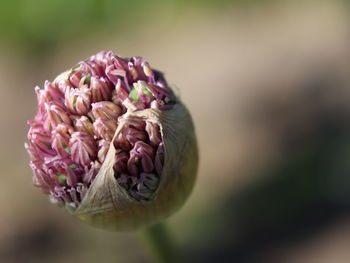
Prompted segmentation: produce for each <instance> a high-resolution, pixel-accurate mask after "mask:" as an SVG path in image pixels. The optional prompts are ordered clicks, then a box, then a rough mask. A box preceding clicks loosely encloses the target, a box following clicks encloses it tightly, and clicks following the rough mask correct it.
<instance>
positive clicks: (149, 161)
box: [128, 141, 154, 176]
mask: <svg viewBox="0 0 350 263" xmlns="http://www.w3.org/2000/svg"><path fill="white" fill-rule="evenodd" d="M153 155H154V150H153V148H152V147H151V146H150V145H148V144H146V143H144V142H142V141H138V142H137V143H136V144H135V146H134V148H133V149H132V150H131V151H130V159H129V160H128V170H129V172H130V174H131V175H132V176H137V175H138V174H139V173H140V172H146V173H149V172H152V171H153Z"/></svg>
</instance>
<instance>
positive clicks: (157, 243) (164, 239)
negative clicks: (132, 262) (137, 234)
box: [142, 223, 178, 263]
mask: <svg viewBox="0 0 350 263" xmlns="http://www.w3.org/2000/svg"><path fill="white" fill-rule="evenodd" d="M142 235H143V238H144V239H145V241H146V242H147V244H148V246H149V249H150V250H151V252H152V254H153V255H154V258H155V260H156V261H155V262H157V263H177V262H178V261H177V258H176V255H175V250H174V244H173V242H172V239H171V237H170V235H169V232H168V230H167V228H166V226H165V225H164V223H158V224H156V225H153V226H150V227H148V228H145V229H143V230H142Z"/></svg>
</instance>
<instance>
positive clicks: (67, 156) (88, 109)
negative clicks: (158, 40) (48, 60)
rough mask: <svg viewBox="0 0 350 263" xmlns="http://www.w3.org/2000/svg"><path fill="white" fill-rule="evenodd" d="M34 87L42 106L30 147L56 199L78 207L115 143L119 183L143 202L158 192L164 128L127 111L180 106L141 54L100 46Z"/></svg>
mask: <svg viewBox="0 0 350 263" xmlns="http://www.w3.org/2000/svg"><path fill="white" fill-rule="evenodd" d="M35 91H36V94H37V98H38V110H37V114H36V116H35V118H34V120H30V121H29V122H28V124H29V125H30V129H29V132H28V140H29V142H28V143H26V145H25V146H26V149H27V151H28V152H29V154H30V166H31V168H32V169H33V172H34V174H33V182H34V184H35V185H36V186H38V187H40V188H41V189H43V190H44V191H45V192H46V193H49V194H50V195H51V198H52V200H53V201H54V202H56V203H58V204H68V205H71V206H73V207H76V206H78V205H79V203H80V202H81V200H82V199H83V197H84V194H85V193H86V191H87V189H88V188H89V186H90V185H91V183H92V182H93V180H94V178H95V177H96V175H97V173H98V171H99V169H100V167H101V165H102V163H103V161H104V159H105V157H106V154H107V151H108V149H109V147H110V145H111V143H113V145H114V147H115V148H116V156H115V158H116V160H115V165H114V171H115V178H116V180H117V181H118V183H119V184H120V185H121V186H122V187H124V188H125V190H127V192H128V193H129V194H130V196H131V197H133V198H135V199H137V200H150V199H151V198H152V196H153V194H154V192H155V191H156V189H157V187H158V184H159V178H160V176H161V172H162V167H163V163H164V144H163V139H162V135H161V131H160V127H159V125H157V124H156V123H152V122H150V121H144V120H142V119H137V118H124V116H126V115H127V113H128V112H132V111H138V110H144V109H148V108H155V109H162V110H167V109H169V108H171V107H172V106H173V105H174V103H175V99H174V96H173V94H172V92H171V90H170V89H169V88H168V86H167V83H166V81H165V79H164V78H163V75H162V74H161V73H160V72H158V71H155V70H152V69H151V67H150V66H149V64H148V63H147V62H145V61H143V60H142V58H140V57H132V58H130V59H123V58H120V57H118V56H116V55H114V54H113V53H112V52H100V53H98V54H96V55H95V56H92V57H90V58H89V59H88V60H85V61H83V62H81V63H79V64H78V66H76V67H75V68H73V69H71V70H69V71H66V72H64V73H62V74H61V75H59V76H58V77H57V78H56V79H55V80H54V81H53V82H49V81H46V82H45V85H44V88H43V89H41V88H39V87H36V88H35ZM120 123H123V128H122V130H121V132H120V133H119V134H118V136H114V134H115V131H116V129H117V127H118V125H119V124H120Z"/></svg>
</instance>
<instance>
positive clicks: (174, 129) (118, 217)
mask: <svg viewBox="0 0 350 263" xmlns="http://www.w3.org/2000/svg"><path fill="white" fill-rule="evenodd" d="M131 117H132V118H135V117H136V118H141V119H143V120H147V121H150V122H154V123H156V124H158V125H159V126H160V131H161V134H162V137H163V142H164V151H165V158H164V165H163V171H162V174H161V175H160V183H159V186H158V189H157V190H156V192H155V195H154V198H153V200H151V201H137V200H136V199H134V198H132V197H131V196H130V195H129V194H128V193H127V191H126V190H125V189H124V188H123V187H121V186H120V185H119V184H118V183H117V180H116V179H115V177H114V170H113V165H114V163H115V153H116V149H115V147H114V145H113V143H111V146H110V148H109V150H108V153H107V155H106V159H105V161H104V162H103V164H102V167H101V169H100V171H99V173H98V174H97V176H96V178H95V180H94V181H93V183H92V184H91V186H90V188H89V189H88V191H87V193H86V194H85V197H84V198H83V200H82V202H81V203H80V205H79V206H78V207H77V209H75V210H74V211H72V210H71V209H68V208H67V209H68V210H70V212H71V213H72V214H73V215H74V216H75V217H77V218H79V219H80V220H82V221H85V222H87V223H90V224H93V225H95V226H98V227H102V228H106V229H114V230H129V229H135V228H139V227H142V226H147V225H150V224H153V223H156V222H159V221H161V220H162V219H164V218H166V217H167V216H169V215H170V214H172V213H174V212H175V211H176V210H177V209H179V208H180V207H181V206H182V205H183V203H184V202H185V200H186V199H187V197H188V195H189V194H190V192H191V191H192V188H193V184H194V181H195V177H196V172H197V165H198V150H197V143H196V137H195V133H194V127H193V123H192V119H191V116H190V114H189V112H188V110H187V109H186V107H185V106H184V105H183V104H182V103H181V102H178V103H177V104H176V105H174V107H173V108H172V109H170V110H164V111H161V110H157V109H145V110H141V111H135V112H132V113H128V114H126V115H125V117H124V119H127V118H131ZM122 128H123V122H121V123H120V124H119V125H118V128H117V130H116V132H115V134H114V138H116V136H117V135H118V134H119V133H120V132H121V130H122ZM114 138H113V140H114Z"/></svg>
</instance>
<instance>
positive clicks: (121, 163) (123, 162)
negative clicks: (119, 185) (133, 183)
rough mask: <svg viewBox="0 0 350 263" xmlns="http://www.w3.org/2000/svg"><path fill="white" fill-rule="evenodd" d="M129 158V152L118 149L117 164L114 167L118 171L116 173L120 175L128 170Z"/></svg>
mask: <svg viewBox="0 0 350 263" xmlns="http://www.w3.org/2000/svg"><path fill="white" fill-rule="evenodd" d="M128 160H129V154H127V153H126V152H125V151H123V150H121V149H118V150H117V151H116V154H115V164H114V166H113V169H114V171H115V172H116V175H120V174H122V173H124V172H126V171H127V170H126V169H127V162H128ZM116 177H118V176H116Z"/></svg>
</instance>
